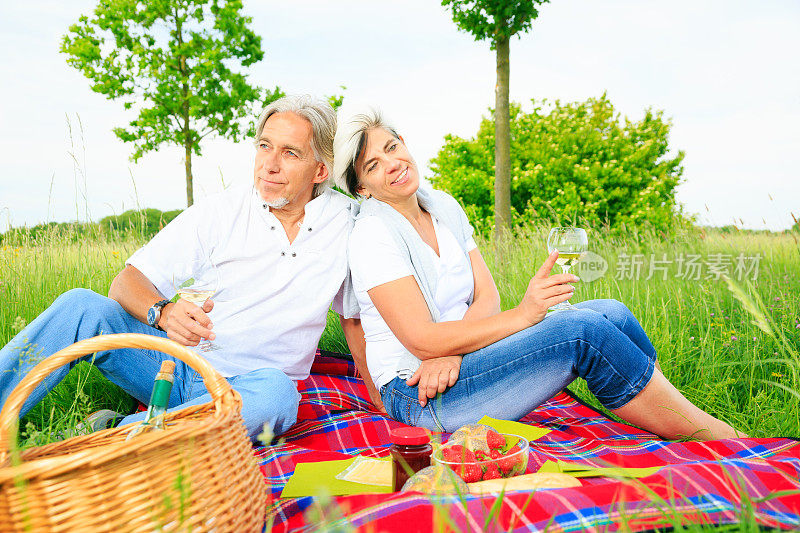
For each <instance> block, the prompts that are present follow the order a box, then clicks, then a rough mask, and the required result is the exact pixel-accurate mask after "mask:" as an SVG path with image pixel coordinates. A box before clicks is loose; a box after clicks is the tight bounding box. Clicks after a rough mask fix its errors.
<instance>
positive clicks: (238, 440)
mask: <svg viewBox="0 0 800 533" xmlns="http://www.w3.org/2000/svg"><path fill="white" fill-rule="evenodd" d="M114 348H143V349H151V350H158V351H161V352H164V353H166V354H169V355H171V356H173V357H176V358H178V359H180V360H181V361H183V362H184V363H186V364H188V365H190V366H191V367H192V368H194V369H195V370H197V372H199V373H200V375H201V376H202V377H203V380H204V381H205V385H206V388H208V391H209V392H210V393H211V398H212V400H213V401H212V402H209V403H206V404H203V405H198V406H192V407H187V408H185V409H181V410H180V411H176V412H171V413H168V414H167V418H166V424H167V431H163V432H155V433H146V434H142V435H141V436H138V437H136V438H135V439H131V440H130V441H126V440H125V437H126V435H127V433H128V431H130V430H131V428H132V427H133V424H128V425H125V426H121V427H117V428H113V429H107V430H103V431H98V432H95V433H92V434H90V435H86V436H81V437H74V438H71V439H68V440H65V441H62V442H56V443H53V444H48V445H47V446H41V447H39V448H32V449H29V450H25V451H23V452H21V453H16V451H15V450H16V445H17V426H18V418H19V411H20V409H21V408H22V405H23V403H24V402H25V400H26V399H27V397H28V395H29V394H30V392H31V391H32V390H33V389H34V388H35V387H36V386H37V385H38V384H39V383H41V382H42V380H44V378H45V377H46V376H47V375H48V374H49V373H50V372H52V371H53V370H55V369H56V368H59V367H61V366H63V365H65V364H67V363H69V362H70V361H73V360H75V359H77V358H78V357H81V356H83V355H87V354H91V353H94V352H98V351H101V350H109V349H114ZM132 364H135V363H133V362H132ZM240 410H241V397H240V396H239V393H237V392H236V391H234V390H233V389H232V388H231V386H230V385H229V384H228V382H227V381H226V380H225V379H224V378H223V377H222V376H221V375H220V374H219V373H217V371H216V370H214V369H213V368H212V367H211V365H210V364H209V363H208V362H207V361H206V360H205V359H203V358H202V357H200V356H198V355H197V354H196V353H195V352H193V351H192V350H189V349H187V348H185V347H184V346H181V345H180V344H178V343H176V342H173V341H170V340H167V339H162V338H159V337H154V336H150V335H137V334H121V335H103V336H99V337H94V338H92V339H87V340H84V341H81V342H78V343H76V344H73V345H72V346H68V347H67V348H64V349H63V350H61V351H60V352H57V353H55V354H53V355H52V356H50V357H48V358H47V359H46V360H44V361H42V362H41V363H39V364H38V365H36V367H34V368H33V369H32V370H31V371H30V373H29V374H28V375H27V376H25V378H24V379H23V380H22V381H21V382H20V384H19V385H18V386H17V387H16V388H15V389H14V391H13V392H12V393H11V395H10V396H9V398H8V401H7V402H6V404H5V405H4V406H3V410H2V412H0V531H64V532H66V531H69V532H73V531H92V532H96V531H115V532H116V531H154V530H163V531H189V530H191V531H212V530H213V531H236V532H239V531H260V530H261V528H262V526H263V524H264V512H265V507H266V490H265V486H264V480H263V477H262V476H261V473H260V472H259V469H258V466H257V465H256V462H255V459H254V457H253V452H252V447H251V443H250V440H249V439H248V437H247V433H246V431H245V428H244V426H243V424H242V418H241V414H240ZM12 465H14V466H12Z"/></svg>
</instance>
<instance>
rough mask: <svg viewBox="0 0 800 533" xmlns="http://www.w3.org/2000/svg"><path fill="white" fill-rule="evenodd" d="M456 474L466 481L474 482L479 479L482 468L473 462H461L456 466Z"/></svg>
mask: <svg viewBox="0 0 800 533" xmlns="http://www.w3.org/2000/svg"><path fill="white" fill-rule="evenodd" d="M456 474H458V475H459V476H461V479H463V480H464V481H465V482H467V483H475V482H476V481H480V480H481V475H483V470H481V467H479V466H478V465H476V464H475V463H463V464H460V465H458V466H457V467H456Z"/></svg>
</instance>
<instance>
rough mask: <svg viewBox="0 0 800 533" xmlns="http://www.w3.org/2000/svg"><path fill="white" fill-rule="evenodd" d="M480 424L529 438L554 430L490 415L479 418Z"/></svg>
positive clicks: (500, 431) (539, 436)
mask: <svg viewBox="0 0 800 533" xmlns="http://www.w3.org/2000/svg"><path fill="white" fill-rule="evenodd" d="M478 424H485V425H487V426H489V427H492V428H494V429H495V430H496V431H497V432H498V433H508V434H511V435H519V436H520V437H523V438H525V439H528V440H536V439H540V438H542V437H544V436H545V435H547V434H548V433H550V432H551V431H552V430H551V429H547V428H540V427H538V426H531V425H528V424H523V423H522V422H514V421H512V420H499V419H497V418H492V417H489V416H484V417H483V418H481V419H480V420H478Z"/></svg>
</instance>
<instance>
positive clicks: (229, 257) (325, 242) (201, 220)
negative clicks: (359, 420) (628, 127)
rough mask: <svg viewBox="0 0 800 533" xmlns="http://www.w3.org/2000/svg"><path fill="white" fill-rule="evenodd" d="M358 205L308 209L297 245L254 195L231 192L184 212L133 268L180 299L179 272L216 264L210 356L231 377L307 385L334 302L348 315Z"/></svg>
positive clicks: (331, 195)
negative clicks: (263, 375) (278, 377)
mask: <svg viewBox="0 0 800 533" xmlns="http://www.w3.org/2000/svg"><path fill="white" fill-rule="evenodd" d="M353 205H355V202H354V201H353V200H351V199H350V198H348V197H347V196H345V195H343V194H341V193H338V192H336V191H333V190H331V189H326V190H325V192H323V193H322V194H321V195H320V196H318V197H317V198H315V199H313V200H311V202H309V203H308V204H306V207H305V217H304V219H303V221H302V223H301V226H300V231H299V232H298V234H297V237H296V238H295V239H294V241H293V242H292V243H289V240H288V238H287V236H286V232H285V231H284V229H283V226H282V225H281V223H280V221H278V219H277V218H276V217H275V216H274V215H273V214H272V213H271V212H270V210H269V206H267V205H266V204H264V202H263V200H262V199H261V198H260V197H259V195H258V193H257V192H256V191H255V190H254V189H253V187H252V186H243V187H236V188H231V189H228V190H227V191H225V192H223V193H220V194H217V195H214V196H211V197H208V198H205V199H204V200H202V201H200V202H198V203H196V204H195V205H193V206H192V207H190V208H189V209H187V210H186V211H184V212H183V213H181V214H180V215H179V216H178V217H177V218H175V220H173V221H172V222H170V223H169V224H168V225H167V226H166V227H165V228H164V229H163V230H161V231H160V232H159V233H158V234H157V235H156V236H155V237H154V238H153V239H152V240H151V241H150V242H149V243H147V244H146V245H145V246H143V247H142V248H141V249H139V250H138V251H137V252H136V253H134V254H133V255H132V256H131V257H130V258H129V259H128V261H127V264H130V265H132V266H134V267H136V268H137V269H138V270H139V271H141V272H142V274H144V275H145V276H146V277H147V278H148V279H149V280H150V281H151V282H152V283H153V284H154V285H155V286H156V288H157V289H158V290H159V291H160V292H161V293H162V294H163V295H164V296H165V297H167V298H172V297H173V296H174V295H175V292H176V291H175V287H173V281H172V272H173V265H174V264H175V263H178V262H187V261H194V260H203V259H205V258H208V259H210V261H211V262H212V263H213V264H214V265H215V266H216V267H217V269H218V272H219V279H220V283H219V285H220V288H219V290H218V291H217V293H216V294H215V296H214V297H213V298H212V299H213V301H214V309H213V310H212V311H211V312H210V313H209V318H210V319H211V321H212V323H213V324H214V327H213V331H214V333H215V334H216V338H215V339H214V344H217V345H219V346H220V349H219V350H217V351H210V352H204V353H203V356H204V357H205V358H206V359H208V361H209V362H210V363H211V364H212V365H213V366H214V368H216V369H217V370H218V371H219V372H220V373H221V374H222V375H223V376H226V377H227V376H234V375H240V374H246V373H248V372H250V371H252V370H256V369H259V368H278V369H280V370H283V371H284V372H285V373H286V375H287V376H289V377H290V378H291V379H294V380H301V379H305V378H306V377H308V374H309V370H310V368H311V363H312V362H313V358H314V353H315V351H316V349H317V344H318V343H319V339H320V336H321V335H322V330H323V329H324V328H325V324H326V319H327V312H328V309H329V308H330V305H331V301H333V307H334V310H335V311H336V312H338V313H340V314H341V313H342V294H343V283H344V282H345V279H346V278H347V272H348V266H347V241H348V238H349V235H350V231H351V230H352V227H353V216H352V213H351V210H352V206H353Z"/></svg>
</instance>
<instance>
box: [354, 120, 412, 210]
mask: <svg viewBox="0 0 800 533" xmlns="http://www.w3.org/2000/svg"><path fill="white" fill-rule="evenodd" d="M356 176H358V182H359V190H358V192H359V194H361V195H362V196H374V197H375V198H377V199H378V200H381V201H384V202H386V203H390V204H391V203H397V202H402V201H404V200H407V199H408V198H410V197H411V195H412V194H414V193H415V192H417V188H419V172H418V171H417V163H416V162H415V161H414V158H413V157H411V154H409V153H408V150H407V149H406V145H405V143H403V139H402V138H401V139H398V138H397V137H395V136H394V135H392V134H391V133H389V132H388V131H386V130H385V129H383V128H373V129H371V130H368V131H367V143H366V147H365V148H364V152H363V153H362V154H361V157H359V158H358V160H357V161H356Z"/></svg>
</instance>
